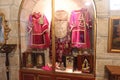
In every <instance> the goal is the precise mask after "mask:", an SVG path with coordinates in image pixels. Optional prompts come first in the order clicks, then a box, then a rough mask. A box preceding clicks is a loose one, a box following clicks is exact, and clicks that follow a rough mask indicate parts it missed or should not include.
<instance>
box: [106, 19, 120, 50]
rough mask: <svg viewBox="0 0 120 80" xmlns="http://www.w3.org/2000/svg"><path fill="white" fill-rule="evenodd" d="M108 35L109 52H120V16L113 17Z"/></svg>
mask: <svg viewBox="0 0 120 80" xmlns="http://www.w3.org/2000/svg"><path fill="white" fill-rule="evenodd" d="M109 22H110V25H109V31H108V32H109V33H108V34H109V35H108V52H120V17H111V18H110V20H109Z"/></svg>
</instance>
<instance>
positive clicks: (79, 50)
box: [20, 0, 96, 80]
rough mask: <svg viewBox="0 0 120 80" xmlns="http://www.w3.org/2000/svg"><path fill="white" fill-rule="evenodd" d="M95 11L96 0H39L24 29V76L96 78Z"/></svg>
mask: <svg viewBox="0 0 120 80" xmlns="http://www.w3.org/2000/svg"><path fill="white" fill-rule="evenodd" d="M23 2H24V1H23ZM95 12H96V11H95V5H94V1H93V0H38V2H37V3H36V5H35V6H34V8H33V10H32V11H31V12H30V14H29V15H28V16H27V17H28V20H27V22H26V25H25V26H24V27H25V28H24V29H25V32H24V33H20V35H21V36H20V41H21V44H20V47H21V48H20V49H21V50H20V62H21V68H20V80H43V79H44V80H95V66H96V64H95V62H96V61H95V60H96V58H95V54H96V46H95V45H96V14H95ZM21 25H22V22H20V26H21ZM20 29H21V28H20ZM22 30H23V29H21V31H22Z"/></svg>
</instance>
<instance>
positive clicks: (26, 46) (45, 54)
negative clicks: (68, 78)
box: [21, 0, 52, 71]
mask: <svg viewBox="0 0 120 80" xmlns="http://www.w3.org/2000/svg"><path fill="white" fill-rule="evenodd" d="M51 7H52V6H51V0H44V1H43V0H39V1H38V2H37V3H35V5H34V7H33V9H32V11H31V12H30V13H29V14H28V15H27V17H28V20H27V22H26V24H25V25H24V28H23V29H22V30H21V31H24V32H23V33H21V35H23V37H22V38H21V47H22V48H21V49H22V53H23V67H24V68H28V69H37V70H46V71H51V70H52V63H51V57H50V56H51V53H50V46H51V40H50V37H51V35H50V29H51V19H52V12H51V11H52V10H51V9H52V8H51Z"/></svg>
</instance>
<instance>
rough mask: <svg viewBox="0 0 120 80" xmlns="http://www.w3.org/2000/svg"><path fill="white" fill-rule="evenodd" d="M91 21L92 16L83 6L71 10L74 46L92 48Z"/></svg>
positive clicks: (70, 26)
mask: <svg viewBox="0 0 120 80" xmlns="http://www.w3.org/2000/svg"><path fill="white" fill-rule="evenodd" d="M90 23H91V18H90V15H89V12H88V11H87V9H83V8H82V9H80V10H74V11H72V12H71V16H70V21H69V28H70V31H71V33H72V34H71V44H72V47H77V48H90V36H89V30H90V26H91V24H90Z"/></svg>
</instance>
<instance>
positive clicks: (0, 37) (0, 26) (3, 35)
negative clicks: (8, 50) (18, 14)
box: [0, 13, 10, 46]
mask: <svg viewBox="0 0 120 80" xmlns="http://www.w3.org/2000/svg"><path fill="white" fill-rule="evenodd" d="M9 32H10V28H9V27H8V25H7V20H6V19H5V15H4V14H3V13H0V46H2V45H4V44H6V40H7V39H8V33H9Z"/></svg>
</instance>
